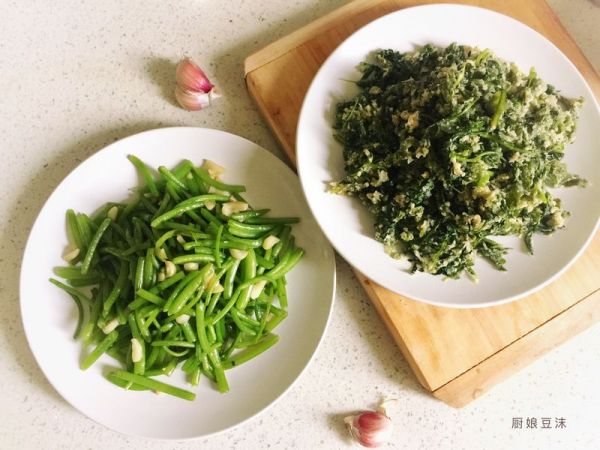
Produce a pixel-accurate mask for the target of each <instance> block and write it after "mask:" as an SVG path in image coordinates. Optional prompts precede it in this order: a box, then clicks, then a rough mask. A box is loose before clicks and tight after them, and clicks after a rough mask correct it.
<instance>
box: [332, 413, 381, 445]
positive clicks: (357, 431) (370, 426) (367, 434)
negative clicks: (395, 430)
mask: <svg viewBox="0 0 600 450" xmlns="http://www.w3.org/2000/svg"><path fill="white" fill-rule="evenodd" d="M344 422H345V423H346V424H347V425H348V429H349V431H350V434H351V435H352V437H353V438H354V439H356V440H357V441H358V442H359V443H360V444H361V445H362V446H364V447H379V446H380V445H382V444H385V443H386V442H387V441H388V440H389V439H390V437H391V434H392V421H391V420H390V418H389V417H388V416H386V415H385V414H382V413H381V412H379V411H363V412H361V413H359V414H356V415H354V416H348V417H346V418H345V419H344Z"/></svg>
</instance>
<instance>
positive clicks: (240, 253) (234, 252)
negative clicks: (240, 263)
mask: <svg viewBox="0 0 600 450" xmlns="http://www.w3.org/2000/svg"><path fill="white" fill-rule="evenodd" d="M229 254H230V255H231V256H232V257H233V258H234V259H239V260H242V259H244V258H245V257H246V256H248V251H247V250H239V249H237V248H230V249H229Z"/></svg>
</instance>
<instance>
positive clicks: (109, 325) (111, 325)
mask: <svg viewBox="0 0 600 450" xmlns="http://www.w3.org/2000/svg"><path fill="white" fill-rule="evenodd" d="M118 326H119V319H117V318H116V317H115V318H114V319H112V320H111V321H110V322H108V323H107V324H106V325H104V327H102V332H103V333H104V334H108V333H110V332H112V331H114V330H115V328H117V327H118Z"/></svg>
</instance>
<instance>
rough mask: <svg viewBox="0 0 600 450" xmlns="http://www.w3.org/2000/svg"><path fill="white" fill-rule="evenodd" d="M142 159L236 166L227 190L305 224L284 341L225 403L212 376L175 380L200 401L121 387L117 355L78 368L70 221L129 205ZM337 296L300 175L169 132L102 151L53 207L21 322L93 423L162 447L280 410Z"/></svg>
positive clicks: (241, 146)
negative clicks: (63, 276)
mask: <svg viewBox="0 0 600 450" xmlns="http://www.w3.org/2000/svg"><path fill="white" fill-rule="evenodd" d="M128 154H134V155H136V156H138V157H139V158H140V159H142V160H143V161H145V162H146V163H147V164H148V165H150V166H151V167H155V168H157V167H158V166H160V165H165V166H167V167H172V166H175V165H176V164H177V163H179V162H180V161H181V160H182V159H190V160H191V161H192V162H194V163H195V164H198V165H200V164H201V163H202V161H203V160H204V159H205V158H207V159H211V160H213V161H215V162H217V163H218V164H220V165H222V166H224V167H225V168H226V172H225V173H224V175H223V178H224V181H225V182H230V183H237V184H245V185H246V187H247V193H246V194H245V198H247V200H248V201H249V202H250V204H251V205H253V206H254V207H256V208H259V207H260V208H271V211H272V214H273V215H274V216H298V217H300V223H299V224H298V225H296V226H294V229H293V233H294V236H295V237H296V242H297V243H298V244H299V245H300V246H301V247H303V248H304V249H305V251H306V254H305V256H304V258H303V259H302V260H301V261H300V263H299V264H298V265H297V266H296V267H295V268H294V270H292V272H291V273H290V274H289V275H288V296H289V309H288V312H289V316H288V317H287V318H286V320H284V321H283V323H282V324H281V325H280V326H279V327H278V328H277V329H276V330H275V333H276V334H278V335H279V337H280V340H279V342H278V343H277V344H276V345H275V346H274V347H272V348H271V349H269V350H268V351H267V352H265V353H263V354H262V355H260V356H258V357H257V358H255V359H253V360H251V361H249V362H248V363H246V364H244V365H242V366H240V367H238V368H235V369H231V370H229V371H227V377H228V380H229V384H230V391H229V393H227V394H220V393H219V392H217V390H216V388H214V387H213V386H211V385H210V384H209V382H208V381H207V379H206V378H205V377H204V378H203V379H202V381H201V383H200V385H199V386H198V387H196V388H193V387H191V386H190V385H189V384H187V383H185V380H184V376H183V374H182V373H181V370H179V369H177V371H176V372H175V373H174V374H173V375H172V376H171V377H170V378H166V377H163V379H164V381H167V382H169V383H173V384H176V385H178V386H181V387H184V388H185V389H189V390H192V391H194V392H196V393H197V397H196V400H195V401H193V402H189V401H186V400H181V399H178V398H174V397H171V396H168V395H156V394H153V393H151V392H132V391H124V390H122V389H121V388H118V387H116V386H114V385H112V384H111V383H109V382H108V381H107V380H105V379H104V378H103V376H102V373H103V372H104V371H105V370H107V368H108V367H116V365H117V363H116V362H115V361H114V360H112V359H111V358H110V357H108V356H104V357H103V358H102V359H101V360H99V362H97V363H96V364H95V365H94V366H92V367H91V368H90V369H88V370H87V371H85V372H83V371H81V370H80V369H79V360H80V356H81V354H82V344H81V342H79V341H74V340H73V338H72V335H73V331H74V329H75V324H76V318H75V316H76V309H75V307H74V305H73V302H72V300H71V299H70V298H69V297H68V296H67V295H65V294H64V293H63V292H62V291H61V290H59V289H57V288H56V287H54V286H52V285H51V284H50V283H49V282H48V278H49V277H51V276H53V275H52V268H53V267H55V266H60V265H64V261H62V260H61V255H62V252H63V250H64V248H65V246H66V244H67V239H66V235H65V211H66V210H67V209H68V208H73V209H74V210H75V211H80V212H85V213H88V214H89V213H92V212H94V211H95V210H96V209H97V208H99V207H100V206H101V205H103V204H104V203H105V202H107V201H120V200H125V199H127V197H128V194H129V192H130V190H131V189H132V188H133V187H135V186H137V185H139V184H140V180H138V175H137V172H136V170H135V168H134V167H133V165H132V164H131V163H130V162H129V161H128V160H127V158H126V157H127V155H128ZM334 291H335V260H334V257H333V251H332V249H331V247H330V246H329V243H328V242H327V240H326V239H325V237H324V236H323V233H321V230H320V229H319V227H318V226H317V224H316V222H315V221H314V219H313V217H312V216H311V214H310V211H309V209H308V207H307V205H306V202H305V200H304V197H303V195H302V191H301V189H300V183H299V182H298V178H297V177H296V175H295V174H294V173H293V172H292V170H290V169H289V168H288V167H287V166H286V165H285V164H284V163H283V162H282V161H280V160H279V159H277V158H276V157H275V156H273V155H272V154H271V153H269V152H268V151H266V150H264V149H262V148H261V147H259V146H257V145H256V144H253V143H252V142H250V141H247V140H246V139H243V138H241V137H238V136H235V135H232V134H229V133H225V132H222V131H217V130H209V129H201V128H164V129H158V130H152V131H148V132H145V133H141V134H137V135H134V136H131V137H129V138H126V139H123V140H121V141H118V142H116V143H114V144H112V145H109V146H108V147H106V148H104V149H103V150H101V151H99V152H98V153H96V154H95V155H93V156H92V157H90V158H89V159H87V160H86V161H84V162H83V163H82V164H81V165H80V166H79V167H77V168H76V169H75V170H74V171H73V172H71V174H70V175H69V176H67V177H66V178H65V179H64V180H63V182H62V183H61V184H60V185H59V186H58V188H56V190H55V191H54V192H53V193H52V195H51V196H50V198H49V199H48V201H47V202H46V204H45V205H44V207H43V208H42V210H41V212H40V214H39V216H38V218H37V220H36V222H35V224H34V226H33V229H32V230H31V235H30V236H29V240H28V242H27V247H26V249H25V256H24V258H23V264H22V268H21V313H22V318H23V325H24V327H25V332H26V334H27V339H28V341H29V345H30V347H31V349H32V351H33V354H34V355H35V358H36V359H37V362H38V364H39V365H40V367H41V368H42V370H43V371H44V373H45V374H46V377H47V378H48V380H50V382H51V383H52V385H53V386H54V387H55V388H56V390H57V391H58V392H59V393H60V394H61V395H62V396H63V397H64V398H65V399H66V400H67V401H68V402H69V403H71V404H72V405H73V406H74V407H75V408H77V409H78V410H80V411H81V412H82V413H84V414H85V415H87V416H88V417H90V418H91V419H93V420H95V421H97V422H99V423H101V424H102V425H105V426H107V427H109V428H112V429H114V430H116V431H119V432H122V433H126V434H131V435H137V436H144V437H152V438H162V439H189V438H196V437H200V436H206V435H208V434H212V433H216V432H219V431H223V430H226V429H228V428H230V427H233V426H235V425H237V424H239V423H241V422H243V421H245V420H247V419H249V418H251V417H252V416H254V415H255V414H257V413H258V412H260V411H262V410H263V409H265V408H266V407H267V406H269V405H270V404H272V403H273V402H274V401H275V400H277V399H278V398H279V397H280V396H281V395H282V394H283V393H284V392H285V391H286V390H287V389H288V388H289V387H290V386H291V385H292V384H293V383H294V381H295V380H296V379H297V378H298V377H299V376H300V374H301V373H302V371H303V370H304V369H305V368H306V366H307V365H308V363H309V362H310V360H311V358H312V356H313V354H314V353H315V351H316V349H317V347H318V345H319V342H320V341H321V338H322V336H323V334H324V332H325V328H326V326H327V321H328V319H329V315H330V313H331V308H332V305H333V294H334Z"/></svg>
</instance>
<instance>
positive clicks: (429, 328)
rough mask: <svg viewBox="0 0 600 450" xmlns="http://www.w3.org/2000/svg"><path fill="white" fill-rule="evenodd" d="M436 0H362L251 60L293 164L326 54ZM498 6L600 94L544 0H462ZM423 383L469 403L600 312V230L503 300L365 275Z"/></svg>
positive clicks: (250, 82)
mask: <svg viewBox="0 0 600 450" xmlns="http://www.w3.org/2000/svg"><path fill="white" fill-rule="evenodd" d="M424 3H434V2H431V1H410V0H355V1H353V2H350V3H348V4H347V5H345V6H343V7H341V8H339V9H338V10H335V11H333V12H332V13H330V14H328V15H327V16H324V17H322V18H320V19H319V20H317V21H315V22H313V23H311V24H309V25H307V26H305V27H304V28H301V29H300V30H298V31H296V32H294V33H292V34H290V35H288V36H286V37H284V38H283V39H280V40H279V41H277V42H274V43H272V44H270V45H268V46H267V47H265V48H264V49H262V50H260V51H258V52H257V53H255V54H253V55H251V56H249V57H248V58H247V59H246V62H245V75H246V83H247V86H248V90H249V91H250V94H251V96H252V97H253V98H254V100H255V101H256V103H257V105H258V107H259V108H260V110H261V112H262V113H263V115H264V117H265V119H266V121H267V123H268V124H269V126H270V127H271V129H272V130H273V132H274V133H275V136H276V137H277V139H278V140H279V142H280V144H281V145H282V146H283V148H284V149H285V151H286V152H287V154H288V155H289V157H290V158H291V160H292V162H293V161H294V160H295V156H294V151H295V149H294V145H295V136H296V124H297V121H298V114H299V112H300V107H301V104H302V100H303V98H304V94H305V93H306V91H307V89H308V86H309V84H310V82H311V80H312V78H313V76H314V75H315V73H316V71H317V70H318V68H319V67H320V65H321V64H322V62H323V61H324V60H325V58H326V57H327V56H328V55H329V54H330V53H331V52H332V51H333V50H334V49H335V48H336V47H337V46H338V45H339V44H340V43H341V42H342V41H343V40H344V39H345V38H346V37H348V36H349V35H350V34H352V33H353V32H354V31H355V30H357V29H358V28H359V27H361V26H363V25H365V24H367V23H368V22H370V21H372V20H373V19H376V18H377V17H380V16H382V15H384V14H387V13H390V12H392V11H396V10H398V9H401V8H405V7H408V6H415V5H418V4H424ZM455 3H464V4H471V5H476V6H481V7H485V8H489V9H492V10H496V11H498V12H500V13H503V14H506V15H509V16H512V17H514V18H515V19H517V20H520V21H521V22H523V23H525V24H527V25H529V26H530V27H532V28H534V29H536V30H537V31H539V32H540V33H542V34H543V35H544V36H546V37H547V38H548V39H549V40H550V41H552V42H553V43H554V44H556V45H557V46H558V47H559V48H560V49H561V50H562V51H563V52H564V53H565V54H566V55H567V56H568V57H569V58H570V59H571V61H572V62H573V63H574V64H575V65H576V66H577V68H578V69H579V71H580V72H581V73H582V74H583V76H584V77H585V78H586V79H587V82H588V83H589V85H590V86H591V87H592V89H593V90H594V93H595V94H596V97H597V98H600V78H599V77H598V74H597V73H596V72H595V70H594V68H593V67H592V65H591V64H590V63H589V62H588V61H587V60H586V58H585V56H584V55H583V53H582V52H581V50H580V49H579V48H578V47H577V45H576V44H575V42H574V41H573V39H572V38H571V37H570V36H569V34H568V33H567V31H566V30H565V29H564V27H563V26H562V25H561V23H560V21H559V20H558V18H557V17H556V15H555V14H554V12H553V11H552V9H551V8H550V7H549V6H548V4H547V3H546V2H545V1H544V0H527V1H523V0H498V1H494V0H487V1H486V0H482V1H457V2H455ZM357 275H358V278H359V280H360V282H361V283H362V285H363V286H364V288H365V290H366V292H367V294H368V295H369V298H370V299H371V300H372V302H373V304H374V306H375V308H376V309H377V311H378V312H379V314H380V315H381V317H382V319H383V321H384V322H385V324H386V326H387V327H388V329H389V330H390V332H391V333H392V335H393V336H394V338H395V340H396V342H397V343H398V345H399V346H400V348H401V350H402V352H403V354H404V356H405V357H406V359H407V360H408V362H409V364H410V366H411V367H412V369H413V371H414V373H415V375H416V376H417V378H418V380H419V382H420V383H421V384H422V385H423V387H424V388H425V389H426V390H427V391H429V392H431V393H433V395H434V396H436V397H437V398H439V399H441V400H443V401H444V402H446V403H448V404H450V405H452V406H455V407H461V406H464V405H465V404H467V403H469V402H470V401H472V400H473V399H475V398H477V397H478V396H479V395H481V394H482V393H483V392H485V391H487V390H488V389H489V388H491V387H492V386H493V385H495V384H496V383H498V382H500V381H502V380H503V379H505V378H506V377H507V376H509V375H510V374H512V373H514V372H516V371H517V370H519V369H520V368H522V367H524V366H525V365H527V364H529V363H530V362H532V361H534V360H535V359H536V358H538V357H540V356H541V355H543V354H544V353H546V352H548V351H550V350H551V349H552V348H554V347H556V346H557V345H559V344H561V343H562V342H564V341H565V340H567V339H569V338H570V337H572V336H574V335H575V334H577V333H579V332H581V331H583V330H584V329H586V328H588V327H589V326H591V325H592V324H594V323H596V322H598V321H599V320H600V233H599V234H598V235H597V236H596V237H595V239H594V240H593V241H592V243H591V245H590V246H589V247H588V249H587V251H586V252H585V253H584V254H583V256H581V257H580V258H579V260H578V261H577V262H576V263H575V264H574V265H573V266H572V267H571V268H570V269H569V270H568V271H567V272H566V273H565V274H564V275H563V276H562V277H560V278H559V279H558V280H556V281H555V282H554V283H552V284H551V285H549V286H548V287H546V288H545V289H543V290H542V291H539V292H538V293H537V294H534V295H531V296H529V297H526V298H524V299H521V300H518V301H515V302H512V303H509V304H506V305H501V306H496V307H489V308H480V309H450V308H441V307H435V306H429V305H425V304H423V303H419V302H416V301H413V300H410V299H408V298H406V297H403V296H400V295H397V294H394V293H393V292H390V291H388V290H386V289H384V288H382V287H381V286H378V285H377V284H375V283H373V282H371V281H369V280H368V279H367V278H365V277H364V276H363V275H362V274H360V273H357Z"/></svg>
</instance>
